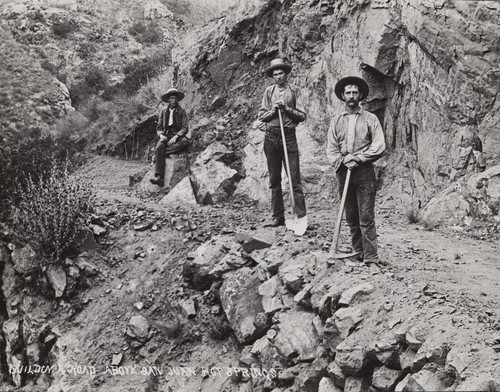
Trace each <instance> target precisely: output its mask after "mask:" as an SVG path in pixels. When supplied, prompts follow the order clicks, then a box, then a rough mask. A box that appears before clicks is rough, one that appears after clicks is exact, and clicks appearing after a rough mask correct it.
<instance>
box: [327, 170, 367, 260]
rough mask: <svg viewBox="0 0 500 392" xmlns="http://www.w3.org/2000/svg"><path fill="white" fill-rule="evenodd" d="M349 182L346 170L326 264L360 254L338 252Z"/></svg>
mask: <svg viewBox="0 0 500 392" xmlns="http://www.w3.org/2000/svg"><path fill="white" fill-rule="evenodd" d="M350 180H351V171H350V170H347V175H346V177H345V184H344V190H343V192H342V200H341V201H340V209H339V216H338V218H337V224H336V225H335V232H334V234H333V243H332V247H331V248H330V252H329V253H328V259H327V263H329V264H334V263H335V261H334V260H336V259H348V258H349V257H354V256H356V255H358V254H359V253H360V252H351V253H341V252H339V251H338V245H339V235H340V224H341V223H342V215H343V214H344V205H345V199H346V197H347V190H348V189H349V182H350Z"/></svg>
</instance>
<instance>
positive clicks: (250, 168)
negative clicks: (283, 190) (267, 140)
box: [235, 125, 271, 203]
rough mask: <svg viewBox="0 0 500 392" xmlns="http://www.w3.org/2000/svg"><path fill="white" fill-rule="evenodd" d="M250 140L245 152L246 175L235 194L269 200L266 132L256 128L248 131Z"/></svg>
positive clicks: (244, 166)
mask: <svg viewBox="0 0 500 392" xmlns="http://www.w3.org/2000/svg"><path fill="white" fill-rule="evenodd" d="M247 139H248V142H247V145H246V146H245V148H244V149H243V152H244V154H245V157H244V158H243V169H244V170H245V177H244V178H243V179H242V180H241V181H240V182H239V184H238V188H237V189H236V191H235V195H244V196H248V197H249V198H251V199H253V200H258V201H260V202H264V203H266V202H269V200H270V195H271V193H270V191H269V177H268V173H267V164H266V157H265V155H264V132H262V131H260V130H258V129H257V126H255V125H254V128H253V129H252V130H250V131H249V132H248V136H247Z"/></svg>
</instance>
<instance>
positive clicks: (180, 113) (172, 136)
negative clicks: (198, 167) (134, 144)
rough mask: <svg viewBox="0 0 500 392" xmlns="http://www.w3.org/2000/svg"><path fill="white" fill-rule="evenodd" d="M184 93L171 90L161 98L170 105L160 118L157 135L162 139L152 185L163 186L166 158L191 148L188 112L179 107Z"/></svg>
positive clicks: (156, 155)
mask: <svg viewBox="0 0 500 392" xmlns="http://www.w3.org/2000/svg"><path fill="white" fill-rule="evenodd" d="M183 98H184V93H183V92H181V91H179V90H177V89H175V88H171V89H169V90H167V92H166V93H165V94H163V96H162V97H161V100H162V101H164V102H167V103H168V106H167V107H165V108H163V109H162V110H161V112H160V115H159V116H158V123H157V125H156V133H157V134H158V136H159V137H160V140H159V141H158V144H157V145H156V151H155V178H152V179H150V180H149V181H150V182H151V183H152V184H155V185H159V186H163V185H164V176H165V157H166V156H167V155H169V154H172V153H174V152H179V151H182V150H185V149H186V148H187V147H188V146H189V139H188V138H187V137H186V134H187V133H188V119H187V114H186V111H185V110H184V109H183V108H182V107H181V106H180V105H179V101H181V100H182V99H183Z"/></svg>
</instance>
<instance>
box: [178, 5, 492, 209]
mask: <svg viewBox="0 0 500 392" xmlns="http://www.w3.org/2000/svg"><path fill="white" fill-rule="evenodd" d="M331 5H332V7H331V8H328V7H327V8H326V9H327V10H328V11H327V12H325V8H324V7H321V6H320V4H319V3H311V2H310V1H307V0H302V1H296V2H294V3H293V4H288V5H282V4H281V3H279V2H276V1H267V2H266V3H265V4H264V5H263V6H261V7H260V8H257V9H251V10H250V11H249V12H248V13H247V14H246V15H245V17H244V18H243V19H242V20H241V19H239V20H235V19H234V18H233V17H232V15H227V17H226V18H225V19H224V20H223V21H221V22H220V23H219V24H218V25H213V26H208V27H206V28H205V30H204V34H205V36H206V38H205V39H204V40H203V41H202V42H201V43H200V46H199V47H198V48H197V50H198V51H199V52H198V53H197V54H194V53H195V52H196V49H194V48H193V49H190V50H189V51H183V50H182V49H180V48H179V49H176V50H177V54H176V57H177V58H178V61H179V74H178V81H179V84H180V86H181V87H182V88H184V89H185V90H186V91H188V92H190V93H188V95H187V97H186V101H187V102H193V103H194V102H195V101H196V102H200V100H201V102H202V103H203V102H205V105H202V107H203V106H209V105H210V102H211V101H212V100H213V96H215V95H218V96H222V97H224V98H225V100H224V102H222V101H221V102H222V103H221V104H220V105H218V106H220V107H219V108H216V109H213V111H212V113H211V116H212V117H214V118H216V115H217V113H226V116H229V118H230V119H231V120H230V122H229V123H228V126H229V127H230V129H233V128H234V127H235V126H234V125H233V123H236V121H238V123H241V121H246V122H247V124H251V123H252V122H253V120H254V119H255V116H256V112H257V109H258V107H259V105H260V99H261V94H262V92H263V90H264V88H265V86H266V85H267V84H269V83H271V81H267V80H266V79H265V77H264V76H263V71H264V70H265V68H266V67H267V66H268V64H269V61H270V60H271V59H272V58H273V57H275V56H277V55H282V56H287V57H288V58H290V60H291V61H292V63H293V65H294V69H293V70H292V74H291V78H292V82H293V83H295V84H296V85H298V86H299V87H300V88H301V91H302V92H303V97H304V101H305V106H306V108H307V112H308V119H307V121H306V122H305V123H302V124H300V125H299V127H298V129H297V134H298V139H299V144H300V146H301V147H300V149H301V161H302V162H301V163H302V167H303V174H304V176H306V175H308V174H307V173H311V174H312V175H313V178H314V179H313V180H312V182H311V184H313V186H310V187H309V188H310V189H308V187H307V186H305V188H306V191H307V192H308V193H314V192H319V195H320V197H321V196H325V195H329V194H330V193H331V189H330V187H328V186H325V185H326V184H328V183H330V181H331V177H328V175H330V176H331V173H330V174H329V173H328V163H327V161H326V157H325V141H326V132H327V129H328V125H329V119H330V118H331V117H332V115H333V114H334V113H335V112H338V111H339V110H341V108H342V107H341V102H340V101H338V99H337V98H336V97H335V95H334V93H333V87H334V85H335V82H336V81H337V80H338V79H339V78H340V77H342V76H345V75H348V74H355V75H360V76H363V77H364V78H365V79H366V80H367V81H368V83H369V85H370V91H371V92H370V95H369V97H368V99H367V100H366V102H365V103H364V106H365V108H366V109H368V110H370V111H372V112H374V113H375V114H377V116H378V117H379V119H380V120H381V122H382V124H383V127H384V130H385V136H386V141H387V145H388V148H389V151H391V152H390V156H389V159H388V160H387V162H386V163H384V162H381V169H380V171H381V172H383V177H382V179H383V183H384V185H385V186H386V187H387V188H388V189H389V188H390V191H387V192H386V193H385V195H391V197H392V199H389V200H388V201H387V203H388V204H389V205H391V203H392V201H394V202H393V203H392V205H393V206H395V207H396V208H399V207H400V205H402V204H405V205H408V203H410V204H411V203H412V202H414V203H417V204H421V205H423V204H425V203H427V201H428V200H429V199H430V197H432V195H433V194H434V193H435V192H436V190H440V189H443V188H444V187H446V186H448V185H449V184H450V183H451V181H452V179H453V170H454V169H453V168H454V164H455V162H456V160H457V159H458V154H459V143H460V135H462V134H463V132H464V131H465V129H467V127H469V126H470V125H471V124H472V125H474V124H476V126H477V127H478V130H479V131H478V132H479V133H478V134H479V136H480V137H481V138H482V139H483V146H484V155H485V157H486V159H487V165H488V166H492V165H494V164H495V163H498V161H499V158H498V154H497V153H496V149H495V146H497V145H498V143H499V140H500V135H499V133H498V131H497V128H498V127H497V125H498V121H499V118H498V116H499V115H498V110H495V105H496V103H495V102H497V101H498V100H497V99H496V97H497V95H498V93H499V90H498V85H499V84H500V83H499V76H498V73H497V72H496V71H495V67H496V65H495V64H497V63H498V62H499V57H500V55H499V52H498V45H497V42H498V36H499V35H500V32H499V29H498V25H497V24H496V22H495V16H494V15H495V14H496V13H498V7H499V6H498V4H492V3H491V2H490V3H488V4H486V3H478V2H473V3H471V2H461V3H445V2H442V1H430V2H427V3H422V4H418V5H414V4H409V3H408V2H404V1H394V2H392V1H391V2H386V1H375V0H374V1H368V0H367V1H356V2H349V3H342V4H341V3H338V4H331ZM221 40H222V41H224V43H225V44H224V45H225V46H224V48H219V47H218V43H219V42H220V41H221ZM227 67H230V68H227ZM222 69H224V70H227V69H230V72H229V74H227V73H225V74H224V77H221V70H222ZM249 81H252V83H251V84H249ZM200 86H204V87H200ZM205 86H209V87H210V88H209V89H207V88H205ZM242 105H244V107H245V108H246V110H245V111H240V110H239V109H240V108H241V107H242ZM202 110H203V109H201V110H200V109H197V110H195V116H196V115H204V113H202ZM235 112H236V113H237V115H235ZM247 126H248V125H247ZM228 131H229V130H228ZM248 136H249V137H248V141H247V144H246V146H245V147H244V151H245V159H244V161H243V167H244V169H245V172H246V177H244V179H243V180H242V181H240V183H239V184H238V187H237V188H236V190H235V193H236V194H246V195H248V196H250V197H252V198H254V199H255V200H261V201H262V200H265V195H266V189H265V185H266V184H265V183H266V181H264V176H265V167H264V166H263V165H262V155H261V154H260V151H259V149H260V147H259V143H260V142H259V137H262V136H261V135H259V131H257V130H255V131H254V130H252V131H250V132H249V133H248ZM405 151H407V152H409V153H408V154H406V153H405ZM392 157H401V162H399V163H396V162H395V161H394V158H392ZM325 180H328V181H325ZM396 182H398V184H399V185H397V186H395V183H396ZM305 183H306V184H307V179H305ZM314 184H322V185H321V186H320V187H319V188H318V189H316V188H315V185H314ZM400 194H401V195H403V196H404V198H403V199H399V195H400ZM401 201H403V203H401Z"/></svg>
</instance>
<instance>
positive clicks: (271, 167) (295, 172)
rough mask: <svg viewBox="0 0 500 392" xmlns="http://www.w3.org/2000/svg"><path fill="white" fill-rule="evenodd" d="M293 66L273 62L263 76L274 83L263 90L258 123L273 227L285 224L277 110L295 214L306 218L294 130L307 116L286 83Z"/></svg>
mask: <svg viewBox="0 0 500 392" xmlns="http://www.w3.org/2000/svg"><path fill="white" fill-rule="evenodd" d="M291 70H292V66H291V65H290V64H289V63H288V62H286V61H285V60H284V59H280V58H278V59H274V60H272V61H271V65H270V67H269V68H267V70H266V75H267V76H269V77H272V78H273V79H274V81H275V84H273V85H272V86H269V87H267V88H266V91H265V92H264V96H263V98H262V104H261V107H260V110H259V120H260V121H261V122H262V123H263V124H262V127H261V129H262V130H264V131H265V133H266V136H265V139H264V153H265V155H266V159H267V167H268V171H269V184H270V188H271V204H272V209H273V220H272V222H271V224H270V226H272V227H277V226H283V225H284V224H285V210H284V205H283V193H282V189H281V169H282V166H283V162H285V156H284V150H283V140H282V136H281V124H280V117H279V113H278V111H281V117H282V122H283V128H284V133H285V141H286V147H287V152H288V159H289V163H290V173H288V176H289V179H290V180H291V181H292V184H293V195H294V200H295V213H296V214H297V217H298V218H302V217H304V216H305V215H306V204H305V199H304V192H303V190H302V184H301V180H300V165H299V150H298V146H297V138H296V135H295V128H296V127H297V124H298V123H299V122H302V121H304V120H305V119H306V113H305V111H304V106H303V104H302V99H301V97H300V92H299V90H298V89H297V87H295V86H293V85H291V84H289V83H288V82H287V77H288V74H289V73H290V71H291Z"/></svg>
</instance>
